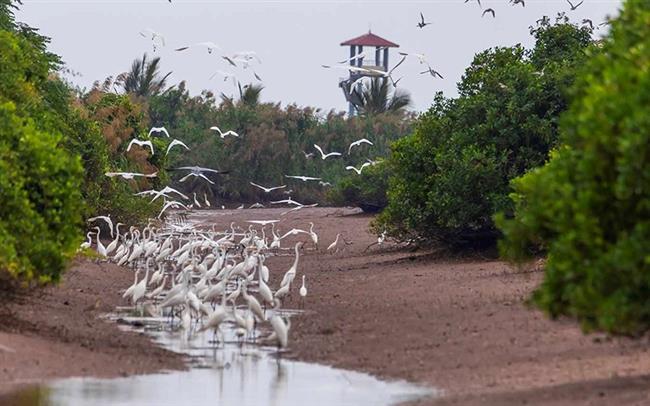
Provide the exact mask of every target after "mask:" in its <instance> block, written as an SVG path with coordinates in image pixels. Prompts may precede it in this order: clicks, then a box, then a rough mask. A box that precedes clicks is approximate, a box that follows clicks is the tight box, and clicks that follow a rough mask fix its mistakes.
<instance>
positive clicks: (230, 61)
mask: <svg viewBox="0 0 650 406" xmlns="http://www.w3.org/2000/svg"><path fill="white" fill-rule="evenodd" d="M222 58H223V59H224V60H226V61H227V62H228V63H229V64H231V65H232V66H234V67H237V64H236V63H235V62H234V61H233V60H232V59H230V58H228V57H227V56H222Z"/></svg>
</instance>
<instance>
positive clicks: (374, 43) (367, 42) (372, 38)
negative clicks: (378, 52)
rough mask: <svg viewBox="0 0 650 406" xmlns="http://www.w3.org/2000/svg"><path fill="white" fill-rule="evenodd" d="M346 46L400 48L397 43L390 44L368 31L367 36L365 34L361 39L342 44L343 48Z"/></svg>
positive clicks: (353, 39)
mask: <svg viewBox="0 0 650 406" xmlns="http://www.w3.org/2000/svg"><path fill="white" fill-rule="evenodd" d="M346 45H361V46H366V47H387V48H397V47H399V45H397V44H396V43H394V42H390V41H389V40H387V39H383V38H382V37H380V36H378V35H375V34H373V33H372V32H370V31H368V33H367V34H363V35H362V36H360V37H356V38H352V39H349V40H347V41H344V42H341V46H346Z"/></svg>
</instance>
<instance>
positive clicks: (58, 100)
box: [0, 0, 164, 282]
mask: <svg viewBox="0 0 650 406" xmlns="http://www.w3.org/2000/svg"><path fill="white" fill-rule="evenodd" d="M13 7H14V6H13V5H12V3H11V2H10V1H8V0H3V1H1V2H0V167H1V168H2V169H1V171H0V196H1V197H2V198H1V200H0V277H2V279H5V278H6V276H7V275H8V276H9V277H10V279H14V280H22V281H31V280H37V281H39V282H50V281H56V280H58V278H59V276H60V274H61V272H62V271H63V270H64V269H65V265H66V262H67V260H68V259H69V258H70V257H71V255H73V254H74V252H75V249H76V247H77V244H78V243H79V241H80V239H81V238H80V237H81V231H82V229H83V228H82V227H83V218H84V217H88V216H91V215H97V214H104V215H106V214H109V215H112V216H113V218H114V219H115V220H116V221H117V220H122V221H125V222H128V223H130V224H133V223H136V222H138V221H142V220H144V219H145V218H146V217H147V216H149V215H150V214H151V213H153V209H154V208H151V207H149V206H146V205H144V206H143V205H142V204H141V201H140V200H139V199H137V198H136V197H134V196H133V188H131V187H130V186H129V185H128V184H126V183H125V182H123V181H120V180H111V179H108V178H107V177H106V176H105V175H104V173H105V172H106V171H107V170H111V169H126V170H128V169H139V168H142V167H144V166H146V165H149V167H150V168H151V169H152V170H157V168H156V165H159V166H163V165H164V162H162V161H160V162H154V163H151V162H148V158H147V157H146V156H144V157H142V155H141V154H142V153H140V154H138V152H135V153H134V154H131V155H129V156H126V157H125V156H124V154H123V149H124V148H125V147H126V143H127V142H128V139H126V138H122V139H120V143H119V144H120V145H119V146H117V145H116V146H113V144H111V142H113V141H114V139H112V138H111V137H110V136H111V135H114V134H122V135H127V134H128V135H129V136H133V135H139V134H138V133H145V134H146V125H147V117H146V115H145V114H144V113H142V112H140V111H139V107H138V106H136V105H135V104H133V103H132V102H131V101H130V99H129V97H128V96H117V95H114V94H110V95H109V94H103V95H101V96H98V95H97V93H98V91H97V90H95V91H93V92H91V93H90V94H89V95H87V97H85V98H83V99H79V98H78V97H77V96H76V95H75V93H74V92H73V91H72V89H71V88H70V86H68V85H67V84H66V83H64V82H63V81H61V80H60V79H59V78H58V76H57V75H56V72H57V71H58V69H59V68H60V60H59V57H58V56H56V55H54V54H51V53H49V52H47V50H46V47H47V43H48V39H47V38H45V37H43V36H41V35H39V34H38V33H37V32H36V31H35V30H34V29H32V28H30V27H27V26H25V25H21V24H18V23H16V22H15V21H14V16H13V11H14V8H13ZM120 120H122V121H120ZM109 129H112V130H114V131H113V132H111V131H109ZM113 147H115V148H117V147H119V148H121V149H122V151H120V150H118V149H115V150H111V148H113ZM156 159H157V160H160V158H158V157H157V158H156ZM145 164H146V165H145ZM161 176H162V177H163V179H164V172H163V173H162V175H161Z"/></svg>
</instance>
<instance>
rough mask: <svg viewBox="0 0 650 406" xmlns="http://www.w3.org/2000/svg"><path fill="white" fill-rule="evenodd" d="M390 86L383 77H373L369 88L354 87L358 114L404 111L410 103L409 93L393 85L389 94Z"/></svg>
mask: <svg viewBox="0 0 650 406" xmlns="http://www.w3.org/2000/svg"><path fill="white" fill-rule="evenodd" d="M391 87H392V86H390V85H389V84H388V80H386V79H385V78H373V79H372V81H371V82H370V88H367V87H364V88H363V90H362V91H361V92H359V91H358V90H357V89H354V90H353V93H354V94H355V96H356V99H357V100H358V104H357V105H356V107H357V110H358V111H359V114H366V115H373V114H381V113H397V112H402V111H404V109H405V108H406V107H408V106H409V105H410V104H411V95H410V94H409V93H408V92H406V91H403V90H401V89H395V88H394V87H393V90H392V94H391V89H390V88H391Z"/></svg>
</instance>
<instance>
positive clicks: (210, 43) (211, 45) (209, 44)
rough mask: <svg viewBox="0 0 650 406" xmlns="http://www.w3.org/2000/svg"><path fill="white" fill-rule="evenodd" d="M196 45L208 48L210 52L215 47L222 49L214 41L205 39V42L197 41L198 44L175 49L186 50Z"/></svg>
mask: <svg viewBox="0 0 650 406" xmlns="http://www.w3.org/2000/svg"><path fill="white" fill-rule="evenodd" d="M194 47H201V48H207V50H208V53H209V54H211V53H212V51H214V50H215V49H221V47H220V46H219V45H217V44H215V43H214V42H210V41H205V42H197V43H196V44H191V45H187V46H184V47H180V48H176V49H175V50H174V51H185V50H186V49H190V48H194Z"/></svg>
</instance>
